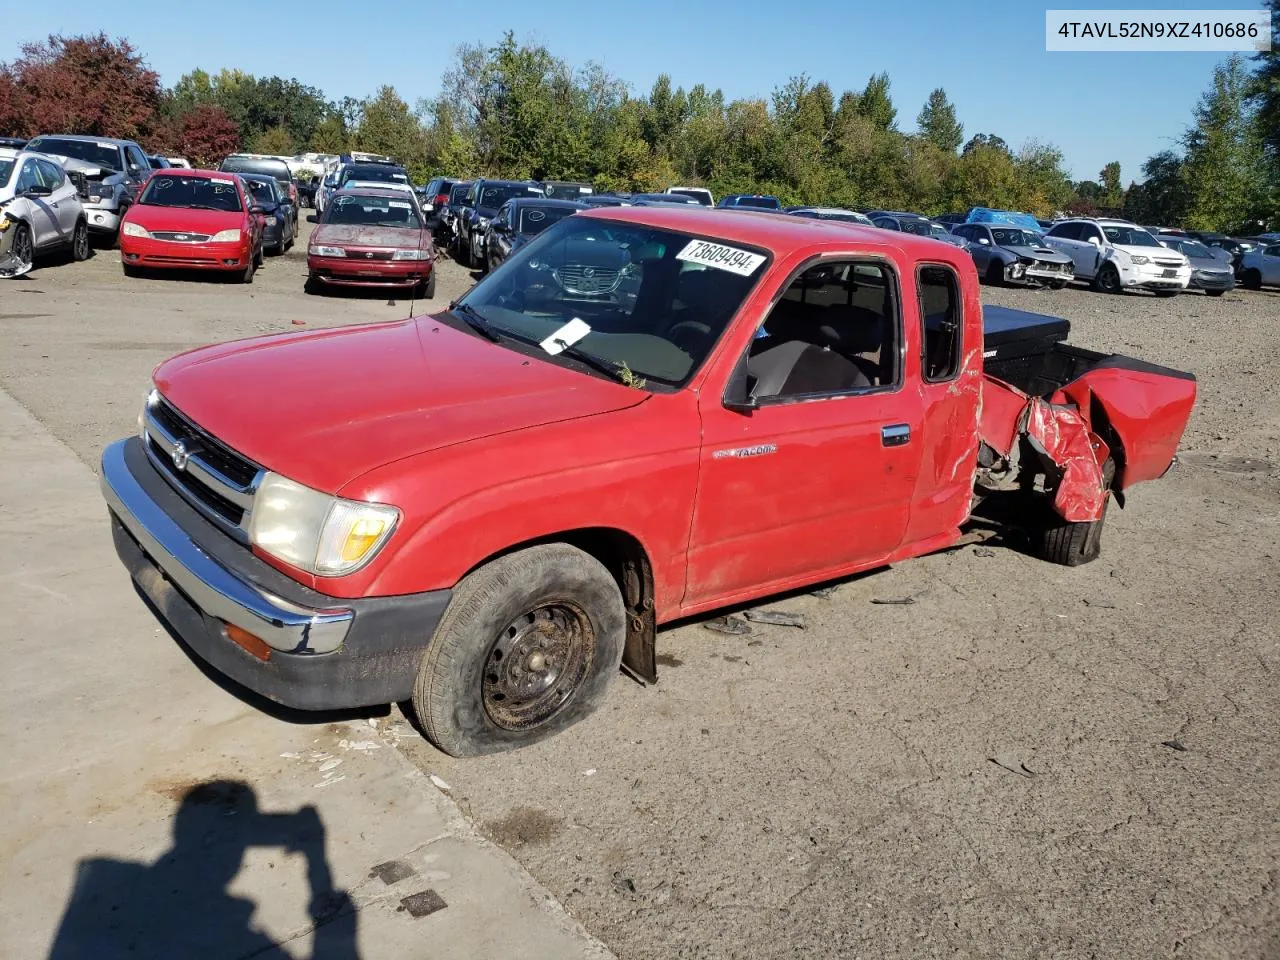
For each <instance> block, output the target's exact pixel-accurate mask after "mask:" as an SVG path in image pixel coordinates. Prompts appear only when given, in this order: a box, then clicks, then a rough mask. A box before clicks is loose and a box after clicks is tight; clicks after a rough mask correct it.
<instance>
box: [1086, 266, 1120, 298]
mask: <svg viewBox="0 0 1280 960" xmlns="http://www.w3.org/2000/svg"><path fill="white" fill-rule="evenodd" d="M1093 286H1094V289H1095V290H1100V291H1102V292H1103V293H1124V288H1123V287H1122V286H1121V285H1120V271H1119V270H1117V269H1116V268H1115V264H1111V263H1104V264H1103V265H1102V268H1101V269H1100V270H1099V271H1098V274H1097V276H1095V277H1094V278H1093Z"/></svg>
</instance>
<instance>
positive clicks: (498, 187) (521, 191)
mask: <svg viewBox="0 0 1280 960" xmlns="http://www.w3.org/2000/svg"><path fill="white" fill-rule="evenodd" d="M540 195H541V196H546V194H543V193H542V191H541V190H539V189H538V188H537V187H525V186H515V185H514V184H509V183H495V184H494V185H493V186H489V187H481V188H480V199H479V200H478V201H477V203H476V206H477V207H493V208H497V207H500V206H502V205H503V204H504V203H506V202H507V201H508V200H510V199H511V198H512V197H536V196H540Z"/></svg>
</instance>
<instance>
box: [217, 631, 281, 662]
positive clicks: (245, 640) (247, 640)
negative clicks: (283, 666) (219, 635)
mask: <svg viewBox="0 0 1280 960" xmlns="http://www.w3.org/2000/svg"><path fill="white" fill-rule="evenodd" d="M222 629H223V632H224V633H226V635H227V639H229V640H230V641H231V642H232V643H234V644H235V645H236V646H238V647H240V648H241V649H242V650H245V651H247V652H249V653H251V654H253V655H254V656H255V657H257V658H258V659H259V660H262V661H264V662H265V661H267V660H270V659H271V647H270V646H268V644H267V641H265V640H263V639H262V638H261V637H255V636H254V635H253V634H252V633H250V632H249V631H248V630H242V629H241V628H240V627H237V626H236V625H235V624H234V623H224V624H223V625H222Z"/></svg>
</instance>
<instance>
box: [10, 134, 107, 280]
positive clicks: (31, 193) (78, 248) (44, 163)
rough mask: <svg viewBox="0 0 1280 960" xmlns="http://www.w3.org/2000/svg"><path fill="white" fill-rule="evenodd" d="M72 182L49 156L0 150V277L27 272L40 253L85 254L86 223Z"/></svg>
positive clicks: (80, 256)
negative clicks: (65, 252)
mask: <svg viewBox="0 0 1280 960" xmlns="http://www.w3.org/2000/svg"><path fill="white" fill-rule="evenodd" d="M80 201H81V198H80V196H79V194H78V193H77V190H76V187H75V184H74V183H73V182H72V180H71V179H70V178H69V177H68V176H67V173H66V171H64V170H63V169H62V167H61V166H60V165H59V164H58V163H56V162H55V159H54V158H53V157H50V156H46V155H44V154H39V153H31V152H28V151H23V150H13V149H9V148H7V147H0V277H18V276H22V275H23V274H25V273H28V272H29V271H30V270H31V268H32V266H33V265H34V264H35V259H36V257H37V256H39V255H41V254H46V253H51V252H53V251H57V250H66V251H69V252H70V254H71V257H72V259H74V260H85V259H87V258H88V256H89V228H88V219H87V216H86V214H85V211H84V207H83V206H82V205H81V202H80Z"/></svg>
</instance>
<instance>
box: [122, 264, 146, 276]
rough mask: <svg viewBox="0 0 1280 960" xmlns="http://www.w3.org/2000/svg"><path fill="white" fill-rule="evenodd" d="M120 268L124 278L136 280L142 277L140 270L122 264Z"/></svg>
mask: <svg viewBox="0 0 1280 960" xmlns="http://www.w3.org/2000/svg"><path fill="white" fill-rule="evenodd" d="M120 266H121V267H122V268H123V269H124V275H125V276H126V277H131V278H133V279H135V280H136V279H137V278H138V277H140V276H142V270H141V269H139V268H138V267H131V266H129V264H127V263H122V264H121V265H120Z"/></svg>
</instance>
